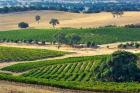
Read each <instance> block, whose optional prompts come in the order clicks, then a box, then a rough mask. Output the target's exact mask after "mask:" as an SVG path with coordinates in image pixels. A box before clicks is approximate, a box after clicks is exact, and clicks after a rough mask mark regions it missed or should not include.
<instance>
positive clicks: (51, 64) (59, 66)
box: [0, 55, 140, 93]
mask: <svg viewBox="0 0 140 93" xmlns="http://www.w3.org/2000/svg"><path fill="white" fill-rule="evenodd" d="M107 57H109V55H101V56H90V57H75V58H74V57H73V58H65V59H57V60H49V61H39V62H30V63H18V64H15V65H12V66H8V67H5V68H2V70H4V71H11V72H13V73H15V72H16V73H23V72H24V73H23V74H21V75H19V76H14V75H11V74H4V73H1V74H0V79H2V80H10V81H17V82H24V83H31V84H41V85H49V86H55V87H61V88H70V89H81V90H91V91H100V92H136V93H138V92H140V83H138V82H124V83H115V82H101V81H96V80H95V79H94V77H95V76H94V73H93V71H94V70H95V67H96V66H97V65H98V64H100V63H101V62H104V60H105V59H106V58H107Z"/></svg>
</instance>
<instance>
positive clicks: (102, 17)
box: [0, 11, 140, 31]
mask: <svg viewBox="0 0 140 93" xmlns="http://www.w3.org/2000/svg"><path fill="white" fill-rule="evenodd" d="M36 15H40V16H41V21H40V24H38V23H37V22H36V21H35V19H34V17H35V16H36ZM139 16H140V12H125V13H124V15H123V16H122V17H119V18H113V16H112V14H111V13H107V12H102V13H95V14H94V13H93V14H81V13H80V14H79V13H68V12H59V11H30V12H18V13H10V14H0V19H1V20H0V21H1V22H0V30H1V31H2V30H11V29H18V27H17V24H18V23H19V22H22V21H25V22H28V23H29V24H30V28H38V29H39V28H52V26H51V25H50V24H49V21H50V19H51V18H57V19H59V21H60V24H59V25H57V26H56V27H57V28H61V27H73V28H80V27H82V28H88V27H98V26H106V25H126V24H137V23H140V18H139ZM128 19H129V20H128Z"/></svg>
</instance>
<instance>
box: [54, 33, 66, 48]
mask: <svg viewBox="0 0 140 93" xmlns="http://www.w3.org/2000/svg"><path fill="white" fill-rule="evenodd" d="M65 36H66V35H65V34H64V33H62V32H58V33H56V34H55V35H54V41H55V42H58V48H60V46H61V44H66V42H67V40H66V38H65Z"/></svg>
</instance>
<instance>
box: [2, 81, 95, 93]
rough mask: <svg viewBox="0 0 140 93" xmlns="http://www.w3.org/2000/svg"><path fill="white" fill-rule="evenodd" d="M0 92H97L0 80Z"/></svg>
mask: <svg viewBox="0 0 140 93" xmlns="http://www.w3.org/2000/svg"><path fill="white" fill-rule="evenodd" d="M0 93H95V92H90V91H80V90H69V89H60V88H55V87H49V86H41V85H32V84H23V83H15V82H8V81H0Z"/></svg>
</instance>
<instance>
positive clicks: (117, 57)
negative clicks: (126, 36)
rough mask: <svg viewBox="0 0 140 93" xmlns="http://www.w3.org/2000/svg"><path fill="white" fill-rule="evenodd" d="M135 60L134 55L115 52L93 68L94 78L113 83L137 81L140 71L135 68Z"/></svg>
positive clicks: (136, 58)
mask: <svg viewBox="0 0 140 93" xmlns="http://www.w3.org/2000/svg"><path fill="white" fill-rule="evenodd" d="M137 60H138V57H137V56H136V55H135V54H132V53H130V52H126V51H116V52H114V53H113V54H112V55H111V56H110V57H108V58H106V59H104V60H103V61H104V62H100V63H99V64H98V65H97V66H96V67H95V69H94V73H95V74H94V75H95V78H96V79H97V80H102V81H114V82H124V81H139V80H140V79H139V78H140V75H139V74H140V69H139V68H138V67H137Z"/></svg>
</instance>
